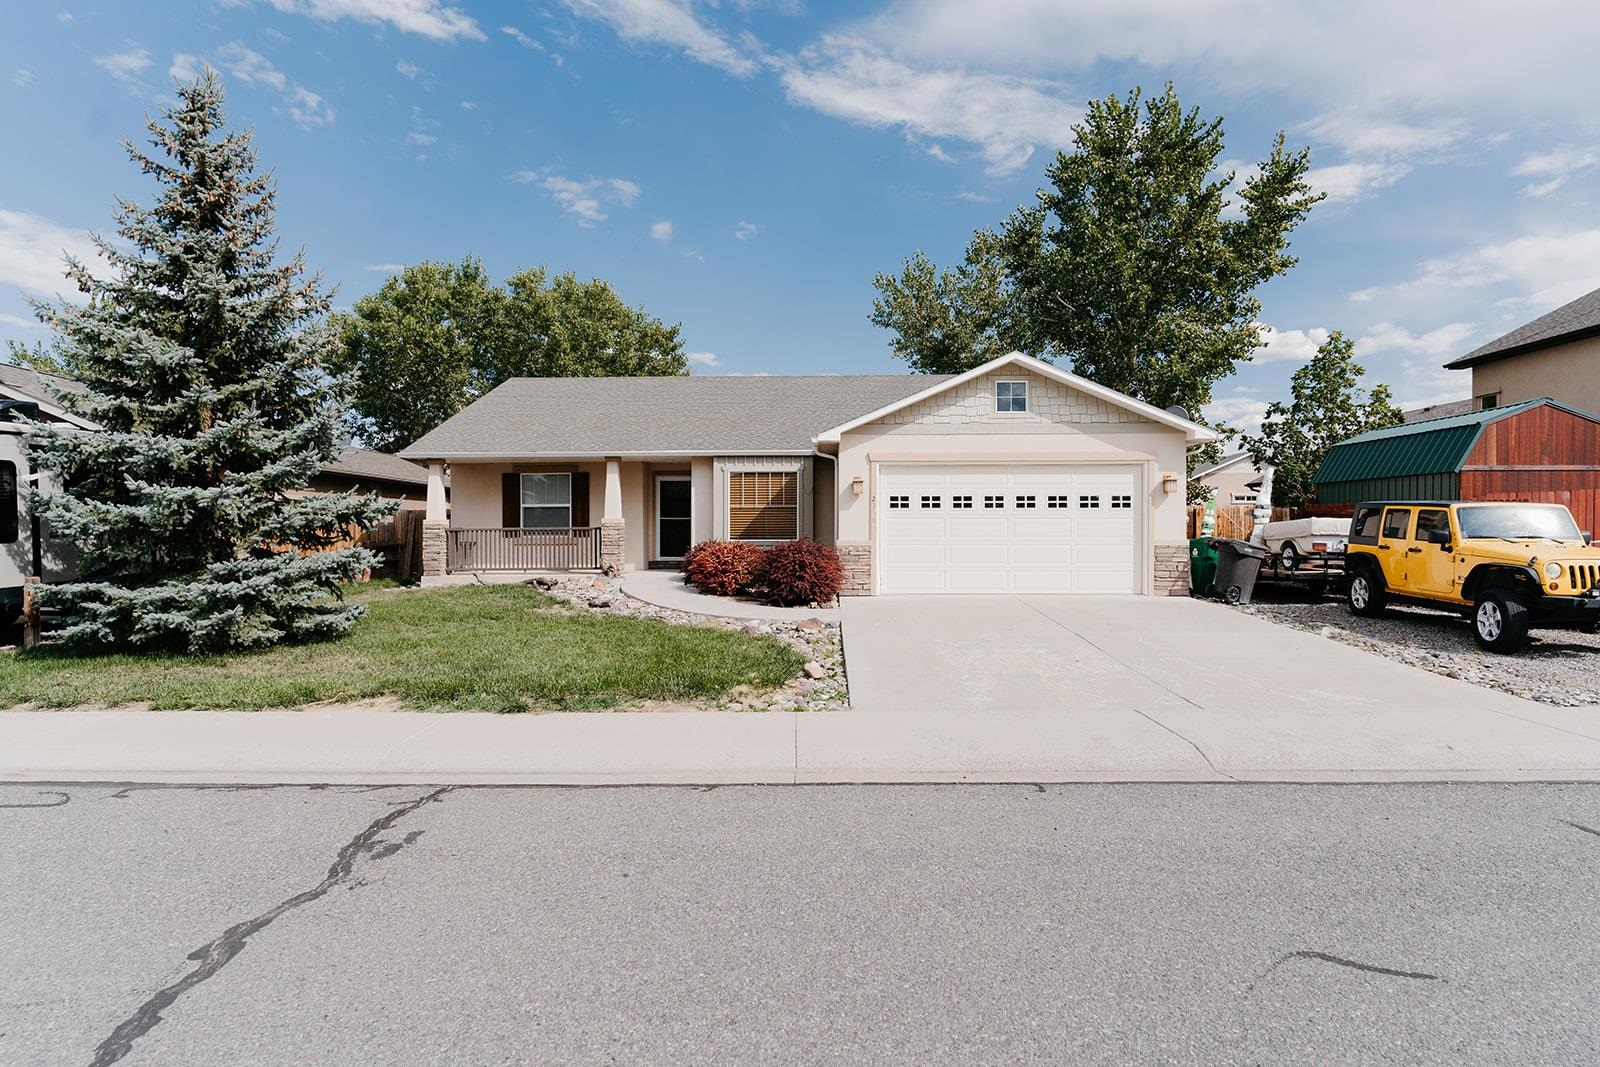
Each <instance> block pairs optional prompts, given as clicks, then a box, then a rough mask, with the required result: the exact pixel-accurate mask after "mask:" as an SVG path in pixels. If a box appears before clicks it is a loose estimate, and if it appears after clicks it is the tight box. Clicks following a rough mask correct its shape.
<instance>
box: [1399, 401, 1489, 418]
mask: <svg viewBox="0 0 1600 1067" xmlns="http://www.w3.org/2000/svg"><path fill="white" fill-rule="evenodd" d="M1471 410H1472V400H1471V399H1470V398H1469V399H1466V400H1450V401H1446V402H1445V403H1443V404H1429V405H1428V406H1427V407H1421V408H1412V409H1411V410H1410V411H1402V412H1401V413H1400V418H1401V419H1403V420H1405V422H1407V423H1413V422H1427V421H1428V420H1429V419H1443V418H1448V417H1449V416H1451V415H1465V414H1466V413H1467V412H1469V411H1471Z"/></svg>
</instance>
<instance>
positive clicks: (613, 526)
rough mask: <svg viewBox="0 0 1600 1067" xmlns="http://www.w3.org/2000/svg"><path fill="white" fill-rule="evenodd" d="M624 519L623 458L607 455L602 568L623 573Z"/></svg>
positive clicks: (601, 555)
mask: <svg viewBox="0 0 1600 1067" xmlns="http://www.w3.org/2000/svg"><path fill="white" fill-rule="evenodd" d="M624 533H625V529H624V525H623V521H622V460H621V459H619V458H617V457H616V456H607V457H606V494H605V508H604V510H603V511H602V512H601V513H600V569H601V570H602V571H604V572H605V573H607V574H621V573H622V564H623V560H624V558H625V557H624V548H623V545H624Z"/></svg>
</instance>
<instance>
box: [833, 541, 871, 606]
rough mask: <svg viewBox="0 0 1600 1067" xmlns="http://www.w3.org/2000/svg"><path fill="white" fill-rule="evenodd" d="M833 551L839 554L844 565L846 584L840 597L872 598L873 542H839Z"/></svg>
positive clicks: (840, 592)
mask: <svg viewBox="0 0 1600 1067" xmlns="http://www.w3.org/2000/svg"><path fill="white" fill-rule="evenodd" d="M833 549H834V551H835V552H837V553H839V562H840V563H841V564H843V565H844V584H843V585H842V586H840V587H839V595H840V596H871V595H872V542H871V541H839V542H837V543H835V544H834V546H833Z"/></svg>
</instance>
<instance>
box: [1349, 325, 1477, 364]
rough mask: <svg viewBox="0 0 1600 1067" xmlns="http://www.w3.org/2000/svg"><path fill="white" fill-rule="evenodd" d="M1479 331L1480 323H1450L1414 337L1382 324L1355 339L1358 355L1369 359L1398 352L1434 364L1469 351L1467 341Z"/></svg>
mask: <svg viewBox="0 0 1600 1067" xmlns="http://www.w3.org/2000/svg"><path fill="white" fill-rule="evenodd" d="M1477 329H1478V326H1477V323H1473V322H1450V323H1446V324H1445V325H1443V326H1440V327H1438V328H1436V329H1432V330H1429V331H1428V332H1427V333H1423V334H1414V333H1412V332H1411V331H1410V330H1408V329H1406V328H1405V327H1404V326H1396V325H1395V324H1394V323H1392V322H1380V323H1378V324H1377V325H1375V326H1373V327H1372V330H1371V332H1369V333H1367V334H1366V335H1365V336H1363V337H1358V338H1357V339H1356V343H1355V347H1356V355H1357V356H1360V357H1362V358H1367V357H1370V356H1373V355H1377V354H1379V353H1381V352H1393V351H1399V352H1405V353H1408V354H1412V355H1419V356H1426V357H1428V358H1429V359H1430V360H1434V361H1437V360H1440V359H1452V358H1454V357H1456V356H1459V355H1461V354H1462V353H1463V352H1465V351H1466V341H1467V339H1468V338H1469V337H1471V336H1472V335H1473V334H1474V333H1476V332H1477Z"/></svg>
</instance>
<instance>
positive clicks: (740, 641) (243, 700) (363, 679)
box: [0, 585, 802, 711]
mask: <svg viewBox="0 0 1600 1067" xmlns="http://www.w3.org/2000/svg"><path fill="white" fill-rule="evenodd" d="M353 599H355V600H358V601H361V602H364V603H365V604H366V605H367V606H368V613H367V616H366V617H365V618H363V619H362V620H361V621H360V622H358V623H357V624H356V626H355V629H354V630H352V631H351V632H350V633H349V634H348V635H347V636H345V637H344V638H342V639H341V640H338V641H330V642H326V643H323V644H314V645H298V646H294V647H289V648H277V649H272V650H270V651H267V652H252V653H243V654H239V655H229V656H83V655H74V654H69V653H66V652H63V651H61V650H59V649H52V648H49V647H41V648H38V649H35V650H33V651H30V652H6V653H0V707H10V706H13V705H17V704H28V703H33V704H40V705H44V706H47V707H71V706H74V705H79V704H106V705H118V704H131V703H141V702H149V703H150V704H151V705H152V706H153V707H156V708H232V709H241V710H245V709H256V708H275V707H295V706H298V705H301V704H308V703H312V702H314V701H349V700H362V699H367V698H373V697H385V696H388V697H395V698H398V699H399V700H400V701H401V703H403V704H404V705H405V706H407V707H411V708H438V709H452V710H465V709H481V710H487V711H522V710H532V709H559V710H590V709H599V708H609V707H616V706H618V705H622V704H628V703H632V702H634V701H640V700H664V701H694V700H705V699H714V698H716V697H720V696H722V695H723V694H725V693H727V692H728V691H729V690H731V689H733V688H734V687H736V686H740V685H750V686H754V687H756V688H760V689H765V688H772V687H775V686H779V685H782V684H783V683H784V682H786V681H788V680H789V679H790V678H793V677H794V676H795V675H796V674H798V673H799V671H800V667H801V664H802V657H801V656H800V655H799V654H798V653H797V652H795V651H794V650H793V649H791V648H789V647H788V646H787V645H785V644H783V643H782V642H780V641H777V640H774V639H773V638H770V637H760V636H753V635H749V634H743V633H738V632H735V631H730V630H720V629H713V628H710V627H701V626H673V625H669V624H667V623H663V622H656V621H654V620H650V619H629V618H621V617H611V616H605V615H598V614H590V613H588V612H580V611H573V610H570V609H568V608H567V607H566V606H565V605H563V604H562V603H561V602H560V601H557V600H555V599H553V598H551V597H548V596H545V595H544V594H542V593H540V592H538V591H536V590H534V589H530V588H528V587H526V586H521V585H499V586H464V587H455V588H448V589H428V590H406V589H393V588H387V589H386V588H378V589H363V590H361V591H360V592H357V593H355V594H353Z"/></svg>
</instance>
